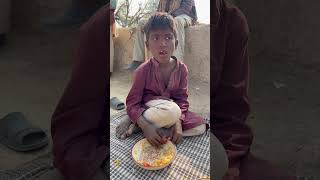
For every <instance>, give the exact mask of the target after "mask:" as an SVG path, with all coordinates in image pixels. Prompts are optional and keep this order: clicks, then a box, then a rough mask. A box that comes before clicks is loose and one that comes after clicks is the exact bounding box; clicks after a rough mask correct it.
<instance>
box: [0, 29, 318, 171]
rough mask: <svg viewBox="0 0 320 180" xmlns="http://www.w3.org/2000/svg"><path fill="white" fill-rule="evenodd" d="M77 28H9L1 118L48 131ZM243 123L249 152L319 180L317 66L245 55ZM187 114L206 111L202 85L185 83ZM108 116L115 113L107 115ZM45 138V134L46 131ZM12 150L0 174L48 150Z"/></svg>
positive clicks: (116, 78)
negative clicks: (246, 111)
mask: <svg viewBox="0 0 320 180" xmlns="http://www.w3.org/2000/svg"><path fill="white" fill-rule="evenodd" d="M76 34H77V30H75V29H65V30H59V31H51V32H43V31H28V32H25V31H15V32H12V33H11V34H10V35H9V43H8V45H7V46H5V47H3V48H1V49H0V83H1V85H0V87H1V88H0V117H3V116H4V115H5V114H7V113H9V112H12V111H21V112H23V113H25V115H26V116H27V117H28V118H29V119H30V121H31V122H32V123H34V124H35V125H37V126H39V127H41V128H43V129H45V130H48V132H49V128H50V116H51V114H52V112H53V110H54V108H55V106H56V104H57V102H58V100H59V98H60V96H61V94H62V92H63V89H64V87H65V85H66V83H67V82H68V79H69V75H70V72H71V68H72V58H71V57H72V52H73V49H74V46H75V44H76V42H77V38H76V37H77V36H76ZM251 69H252V72H251V74H252V76H251V77H252V78H251V87H250V96H251V102H252V113H251V115H250V117H249V119H248V123H249V124H250V125H251V126H252V128H253V131H254V133H255V139H254V144H253V147H252V151H253V152H254V153H255V154H257V155H258V156H261V157H263V158H265V159H268V160H271V162H273V163H275V164H276V165H278V166H280V167H281V168H283V169H284V170H287V171H288V172H290V173H292V174H294V175H309V176H314V177H320V134H319V133H318V127H320V126H319V124H320V122H319V121H318V120H319V117H320V101H319V100H320V99H319V96H318V92H320V83H318V82H319V80H318V78H319V77H320V66H319V64H310V65H301V64H297V63H294V62H293V61H291V59H289V58H286V57H273V56H271V55H268V54H259V55H257V56H255V57H251ZM130 83H131V75H130V74H129V73H127V72H125V71H117V72H115V73H114V74H113V76H112V78H111V89H110V93H111V94H110V95H111V97H112V96H117V97H118V98H120V99H121V100H125V96H126V94H127V92H128V90H129V89H128V88H129V87H130ZM190 103H191V110H193V111H195V112H198V113H208V112H209V83H205V82H201V81H198V80H192V79H191V80H190ZM112 113H114V111H112ZM49 133H50V132H49ZM50 148H51V143H50V145H49V146H47V147H46V148H44V149H41V150H38V151H35V152H29V153H17V152H14V151H12V150H10V149H8V148H6V147H5V146H3V145H1V144H0V159H1V161H0V170H4V169H11V168H14V167H15V166H17V165H19V164H21V163H24V162H27V161H30V160H31V159H34V158H36V157H37V156H40V155H42V154H44V153H46V152H48V151H50Z"/></svg>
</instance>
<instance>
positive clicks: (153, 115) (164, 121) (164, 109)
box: [143, 99, 181, 128]
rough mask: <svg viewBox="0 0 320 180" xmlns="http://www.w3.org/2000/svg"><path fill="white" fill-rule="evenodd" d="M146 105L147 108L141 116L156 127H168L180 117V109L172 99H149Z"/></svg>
mask: <svg viewBox="0 0 320 180" xmlns="http://www.w3.org/2000/svg"><path fill="white" fill-rule="evenodd" d="M146 106H148V107H149V108H148V109H147V110H146V111H145V112H144V113H143V116H144V118H145V119H146V120H147V121H149V122H150V123H152V124H153V125H154V126H156V127H157V128H162V127H165V128H169V127H171V126H173V125H174V124H175V123H176V122H177V121H178V120H179V119H180V117H181V109H180V107H179V106H178V105H177V104H176V103H175V102H173V101H168V100H164V99H157V100H151V101H149V102H147V103H146Z"/></svg>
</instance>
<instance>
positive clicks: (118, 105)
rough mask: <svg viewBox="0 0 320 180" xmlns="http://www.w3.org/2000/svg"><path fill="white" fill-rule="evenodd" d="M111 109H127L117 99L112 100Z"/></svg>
mask: <svg viewBox="0 0 320 180" xmlns="http://www.w3.org/2000/svg"><path fill="white" fill-rule="evenodd" d="M110 107H111V108H112V109H114V110H122V109H124V108H125V105H124V103H123V102H122V101H120V100H119V99H118V98H117V97H113V98H111V99H110Z"/></svg>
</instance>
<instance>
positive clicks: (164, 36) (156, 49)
mask: <svg viewBox="0 0 320 180" xmlns="http://www.w3.org/2000/svg"><path fill="white" fill-rule="evenodd" d="M146 45H147V47H148V49H149V50H150V52H151V53H152V55H153V56H154V58H155V59H156V60H157V61H158V62H159V63H167V62H169V60H170V58H171V56H172V54H173V51H174V50H175V49H176V46H177V45H178V40H176V39H175V37H174V34H173V32H172V31H171V30H170V29H169V28H166V29H156V30H152V31H150V33H149V37H148V39H147V41H146Z"/></svg>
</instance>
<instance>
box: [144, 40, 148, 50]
mask: <svg viewBox="0 0 320 180" xmlns="http://www.w3.org/2000/svg"><path fill="white" fill-rule="evenodd" d="M145 43H146V47H147V49H149V42H148V40H146V42H145Z"/></svg>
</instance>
